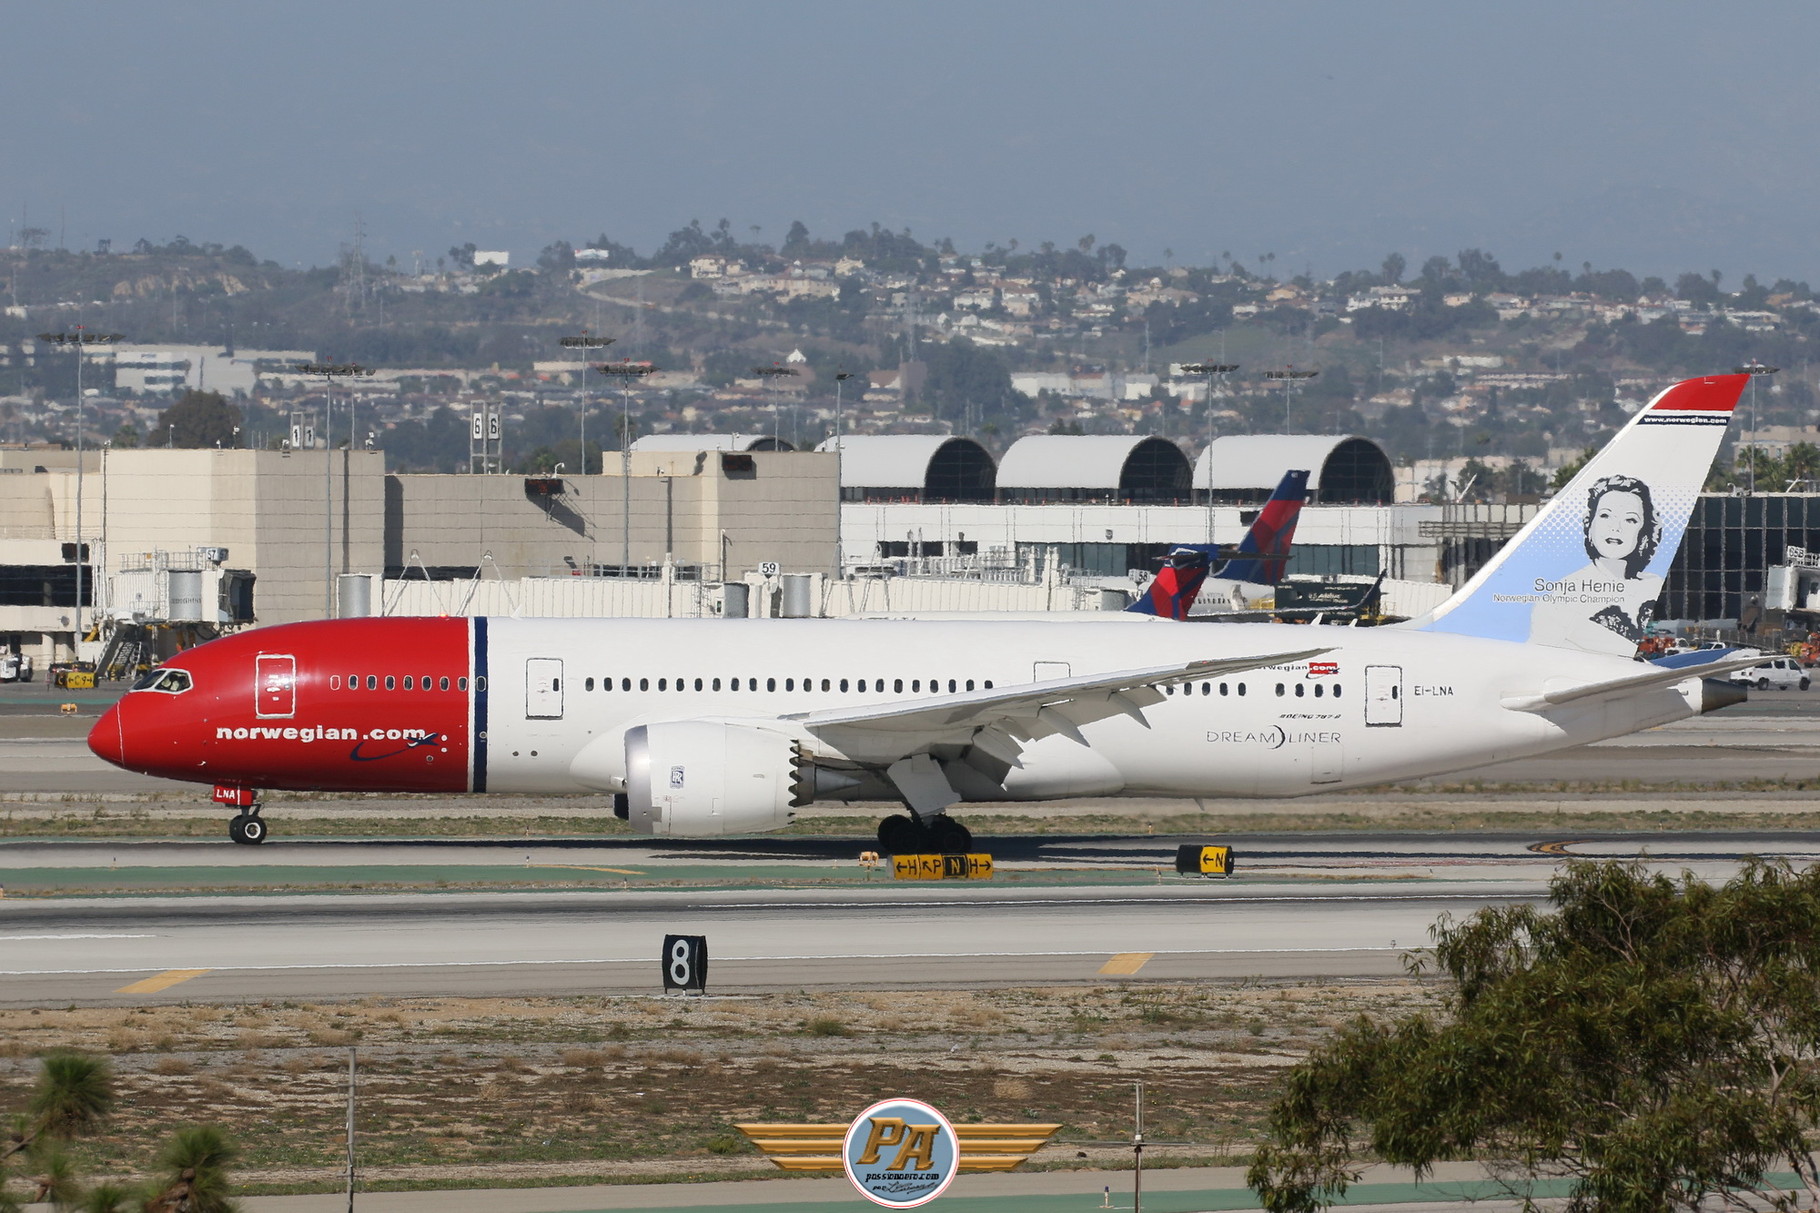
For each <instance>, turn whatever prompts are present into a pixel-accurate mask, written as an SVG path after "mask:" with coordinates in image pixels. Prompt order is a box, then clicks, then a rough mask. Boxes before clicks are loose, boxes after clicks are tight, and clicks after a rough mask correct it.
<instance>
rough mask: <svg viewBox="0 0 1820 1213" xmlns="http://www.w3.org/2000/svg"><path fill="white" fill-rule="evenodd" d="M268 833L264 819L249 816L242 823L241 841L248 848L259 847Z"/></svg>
mask: <svg viewBox="0 0 1820 1213" xmlns="http://www.w3.org/2000/svg"><path fill="white" fill-rule="evenodd" d="M267 833H268V831H267V830H266V828H265V819H264V818H261V817H253V816H248V817H247V818H245V819H244V820H243V821H241V823H240V841H241V842H244V843H246V844H247V845H248V846H258V845H259V844H260V843H262V842H264V841H265V836H266V834H267Z"/></svg>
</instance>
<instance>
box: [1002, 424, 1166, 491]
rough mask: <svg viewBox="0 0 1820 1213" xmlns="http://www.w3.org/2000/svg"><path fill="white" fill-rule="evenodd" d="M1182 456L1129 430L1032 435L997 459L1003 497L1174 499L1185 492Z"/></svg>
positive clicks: (1156, 441) (1156, 440) (1161, 440)
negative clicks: (1128, 431)
mask: <svg viewBox="0 0 1820 1213" xmlns="http://www.w3.org/2000/svg"><path fill="white" fill-rule="evenodd" d="M1189 477H1190V469H1189V466H1188V457H1187V456H1186V455H1184V454H1182V451H1181V448H1180V447H1178V446H1176V445H1175V444H1174V443H1173V442H1168V441H1165V440H1164V439H1161V438H1143V437H1138V436H1135V435H1131V434H1090V435H1064V434H1033V435H1031V436H1030V437H1028V438H1019V439H1018V440H1017V441H1016V442H1014V443H1012V444H1011V449H1009V450H1007V451H1006V452H1005V458H1004V459H1003V460H1002V461H1001V462H1000V463H999V468H998V487H999V495H1000V498H1001V500H1005V501H1018V500H1021V501H1076V500H1100V499H1106V498H1117V499H1120V500H1125V501H1140V502H1142V501H1175V500H1185V499H1186V498H1187V497H1188V495H1189V488H1190V480H1189Z"/></svg>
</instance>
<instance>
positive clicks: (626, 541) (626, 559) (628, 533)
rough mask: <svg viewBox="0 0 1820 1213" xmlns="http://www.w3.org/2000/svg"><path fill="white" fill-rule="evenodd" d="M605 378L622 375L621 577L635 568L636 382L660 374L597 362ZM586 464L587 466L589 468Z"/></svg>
mask: <svg viewBox="0 0 1820 1213" xmlns="http://www.w3.org/2000/svg"><path fill="white" fill-rule="evenodd" d="M594 369H595V370H596V371H598V372H599V373H600V374H602V375H618V376H620V377H621V378H620V381H619V384H620V397H619V536H620V537H619V575H620V576H621V577H627V576H630V570H631V568H632V381H633V380H634V379H638V378H641V377H643V376H645V375H650V374H653V373H655V372H656V370H657V368H656V367H654V366H652V365H651V364H650V363H648V362H623V361H622V362H597V363H595V364H594ZM585 466H586V465H585V462H584V467H585Z"/></svg>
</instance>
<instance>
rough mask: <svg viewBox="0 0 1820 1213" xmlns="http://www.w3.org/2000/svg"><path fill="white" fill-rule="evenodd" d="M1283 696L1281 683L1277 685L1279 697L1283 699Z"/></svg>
mask: <svg viewBox="0 0 1820 1213" xmlns="http://www.w3.org/2000/svg"><path fill="white" fill-rule="evenodd" d="M1282 694H1283V684H1282V683H1280V682H1279V683H1277V696H1278V697H1279V698H1281V697H1282Z"/></svg>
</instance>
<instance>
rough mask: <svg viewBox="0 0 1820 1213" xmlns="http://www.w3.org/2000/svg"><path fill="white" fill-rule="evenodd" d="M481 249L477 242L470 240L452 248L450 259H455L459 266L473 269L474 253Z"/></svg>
mask: <svg viewBox="0 0 1820 1213" xmlns="http://www.w3.org/2000/svg"><path fill="white" fill-rule="evenodd" d="M479 251H480V250H479V248H478V247H477V246H476V245H475V243H474V242H473V241H472V240H470V241H468V242H467V243H466V244H458V245H456V246H454V247H453V248H451V249H450V250H449V260H450V261H453V262H454V263H455V265H456V266H457V268H460V269H466V270H471V269H473V268H474V254H475V253H477V252H479Z"/></svg>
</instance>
